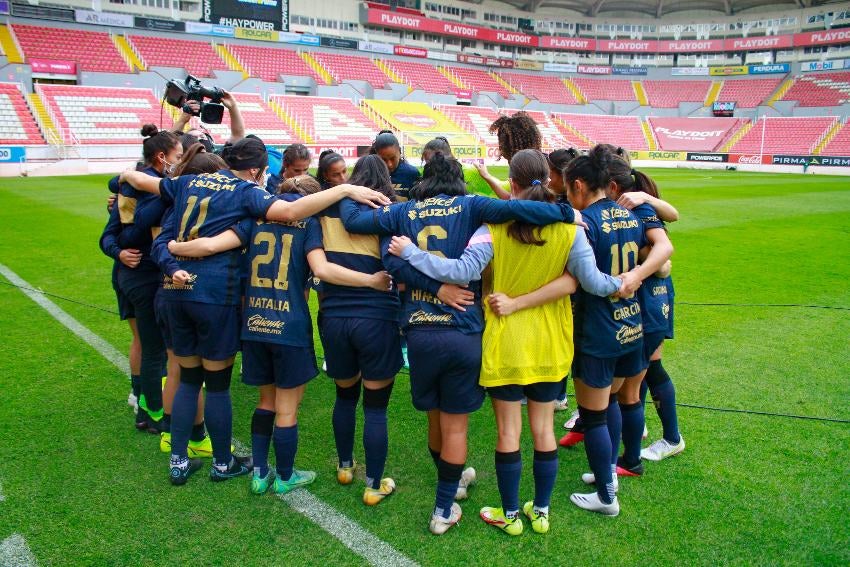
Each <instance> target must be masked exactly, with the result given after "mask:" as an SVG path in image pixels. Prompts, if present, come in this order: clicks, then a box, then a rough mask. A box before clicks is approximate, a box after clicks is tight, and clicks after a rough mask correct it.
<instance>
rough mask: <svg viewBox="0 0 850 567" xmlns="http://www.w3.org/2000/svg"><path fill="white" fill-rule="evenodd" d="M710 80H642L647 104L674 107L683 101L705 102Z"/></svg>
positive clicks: (656, 106)
mask: <svg viewBox="0 0 850 567" xmlns="http://www.w3.org/2000/svg"><path fill="white" fill-rule="evenodd" d="M710 87H711V81H688V80H678V81H673V80H670V81H655V80H648V81H643V89H644V91H646V97H647V101H648V102H649V106H652V107H655V108H676V107H678V106H679V104H680V103H683V102H700V103H701V102H705V99H706V97H707V96H708V89H709V88H710Z"/></svg>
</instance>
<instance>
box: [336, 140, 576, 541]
mask: <svg viewBox="0 0 850 567" xmlns="http://www.w3.org/2000/svg"><path fill="white" fill-rule="evenodd" d="M411 198H412V199H413V200H411V201H409V202H406V203H400V204H397V205H392V206H389V207H383V208H381V209H376V210H374V211H364V210H362V209H360V208H359V207H358V206H357V205H356V204H354V203H352V202H350V201H344V202H343V203H342V204H341V212H342V219H343V222H344V224H345V227H346V229H347V230H348V231H349V232H353V233H377V234H385V235H393V234H397V235H404V236H407V237H408V238H411V239H412V240H414V241H416V242H417V243H418V245H419V247H420V248H422V249H424V250H428V251H430V252H434V253H437V254H440V255H443V256H445V257H447V258H459V257H460V256H461V254H462V253H463V250H464V249H465V248H466V244H467V242H468V241H469V239H470V237H471V236H472V235H473V234H474V232H475V231H476V230H477V228H478V227H479V226H480V225H481V224H482V223H484V222H493V223H499V222H506V221H509V220H523V221H526V222H531V223H535V224H551V223H554V222H563V221H566V222H572V221H573V220H574V219H575V214H574V211H573V209H572V208H570V207H568V206H566V205H554V204H547V203H534V202H530V201H499V200H496V199H489V198H487V197H481V196H477V195H467V194H466V183H465V182H464V180H463V171H462V169H461V166H460V164H459V163H458V162H457V161H456V160H454V159H447V158H446V157H445V156H443V155H442V154H441V153H436V154H435V155H434V156H433V157H432V158H431V160H430V161H429V162H428V163H427V164H426V165H425V173H424V177H423V179H422V181H421V182H420V183H419V184H417V185H416V187H415V188H414V189H413V191H412V193H411ZM388 256H390V255H389V254H387V255H385V258H386V262H385V263H386V265H387V267H388V268H389V269H390V273H391V274H393V275H394V277H397V278H398V277H399V276H398V272H396V271H395V268H394V265H393V263H392V262H391V261H390V260H391V258H388ZM400 263H401V264H403V265H406V263H404V262H400ZM405 283H407V284H408V285H407V286H406V289H405V291H404V293H403V302H402V313H403V318H402V326H403V327H404V329H405V331H406V335H407V341H408V349H409V351H408V352H409V356H410V380H411V393H412V397H413V406H414V407H415V408H416V409H418V410H420V411H423V412H427V414H428V449H429V451H430V453H431V456H432V458H433V459H434V463H435V465H436V467H437V472H438V483H437V490H436V495H435V503H434V509H433V512H432V514H431V521H430V524H429V528H430V530H431V532H432V533H434V534H437V535H439V534H443V533H445V532H446V531H447V530H448V529H449V528H451V526H453V525H455V524H456V523H457V522H458V520H460V517H461V515H462V510H461V508H460V506H459V505H458V504H457V503H455V502H453V500H454V499H455V497H456V495H457V493H458V487H459V484H460V481H461V477H462V475H463V473H464V466H465V462H466V456H467V430H468V420H469V414H470V413H472V412H474V411H476V410H477V409H478V408H480V407H481V404H482V403H483V401H484V390H483V388H482V387H481V386H480V385H479V384H478V379H479V373H480V370H481V333H482V331H483V328H484V318H483V312H482V307H481V303H480V298H481V288H480V285H479V284H477V283H475V284H473V285H472V286H470V288H471V290H472V291H473V293H474V302H473V304H472V305H469V306H468V307H467V308H465V309H464V310H458V309H454V308H452V307H451V306H450V305H447V304H446V302H445V301H439V300H438V297H439V295H440V286H441V284H440V282H438V281H436V280H433V279H430V278H428V279H427V281H426V282H425V283H424V284H423V283H422V282H419V281H417V282H413V281H410V282H405Z"/></svg>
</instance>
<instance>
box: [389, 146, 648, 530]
mask: <svg viewBox="0 0 850 567" xmlns="http://www.w3.org/2000/svg"><path fill="white" fill-rule="evenodd" d="M510 167H511V169H510V185H511V191H512V198H514V199H523V200H530V201H541V202H553V201H555V194H554V193H552V192H551V191H549V190H548V189H547V187H546V184H547V182H548V181H549V179H548V173H549V165H548V162H547V160H546V156H544V155H543V154H542V153H541V152H539V151H537V150H521V151H519V152H517V153H516V154H514V156H513V158H512V159H511V163H510ZM390 252H391V253H393V254H395V255H400V256H401V257H402V258H404V259H406V260H407V261H408V262H410V263H411V264H412V265H413V266H414V267H416V268H417V269H419V270H421V271H423V273H425V274H426V275H428V276H430V277H433V278H435V279H438V280H440V281H445V282H449V283H456V284H464V285H466V284H469V282H470V281H473V280H480V279H481V277H482V272H483V270H484V269H485V267H487V266H488V265H489V266H490V268H491V274H492V276H491V281H490V282H489V283H490V286H488V287H492V289H493V291H494V293H491V294H489V295H488V297H487V301H485V302H484V314H485V320H486V325H485V328H484V334H483V341H482V347H483V359H482V366H481V378H480V384H481V385H482V386H484V387H486V388H487V393H488V394H489V395H490V397H491V399H492V401H493V410H494V413H495V415H496V424H497V428H498V434H499V436H498V443H497V446H496V452H495V463H496V464H495V467H496V478H497V481H498V485H499V492H500V493H501V496H502V506H501V507H489V506H488V507H484V508H482V509H481V512H480V514H481V518H482V519H483V520H484V521H485V522H487V523H488V524H490V525H493V526H495V527H498V528H500V529H502V530H503V531H505V532H506V533H508V534H510V535H514V536H516V535H520V534H521V533H522V532H523V522H522V519H521V518H520V517H519V512H520V500H519V488H520V487H519V485H520V475H521V471H522V457H521V453H520V432H521V430H522V409H521V400H522V399H523V398H524V397H527V398H528V418H529V423H530V427H531V431H532V435H533V437H534V467H533V468H534V480H535V496H534V499H533V500H530V501H528V502H526V503H525V504H524V505H523V506H522V511H523V513H524V514H525V515H526V516H527V517H528V519H529V521H530V522H531V526H532V529H534V531H536V532H538V533H546V532H548V531H549V503H550V499H551V494H552V490H553V488H554V485H555V479H556V477H557V471H558V454H557V445H556V443H555V436H554V432H553V429H552V419H553V412H554V404H555V400H556V399H557V398H558V396H559V395H560V389H561V384H562V382H563V377H564V376H565V375H566V374H567V373H568V372H569V369H570V365H571V363H572V358H573V352H572V351H573V341H572V331H573V323H572V311H571V308H570V301H569V299H568V297H567V296H568V295H569V294H571V293H573V292H574V291H575V290H576V280H575V278H574V277H573V276H572V275H571V274H575V276H576V277H577V278H578V281H579V282H580V283H581V285H582V287H583V288H584V289H586V290H588V291H589V292H590V293H593V294H595V295H600V296H603V297H604V296H608V295H611V294H613V293H615V292H617V291H622V292H627V291H630V290H633V289H634V288H636V287H637V285H639V281H638V280H637V278H636V276H635V275H634V274H631V273H627V274H623V275H621V276H619V277H612V276H609V275H607V274H603V273H601V272H600V271H599V270H598V269H597V267H596V263H595V260H594V257H593V251H592V249H591V248H590V245H589V244H588V243H587V240H586V238H585V236H584V232H583V231H581V230H577V228H576V226H575V225H568V224H563V223H557V224H552V225H549V226H546V227H542V228H541V227H536V226H534V225H530V224H527V223H522V222H513V223H506V224H495V225H483V226H481V227H480V228H479V229H478V230H477V231H476V232H475V234H474V235H473V237H472V238H471V239H470V241H469V244H468V246H467V248H466V250H464V252H463V255H462V256H461V257H460V258H459V259H457V260H453V259H446V258H441V257H439V256H436V255H433V254H429V253H427V252H425V251H423V250H420V249H418V248H417V247H416V246H415V245H414V244H413V243H412V242H411V241H410V240H409V239H407V238H406V237H394V238H393V243H392V245H391V246H390ZM566 270H569V271H566Z"/></svg>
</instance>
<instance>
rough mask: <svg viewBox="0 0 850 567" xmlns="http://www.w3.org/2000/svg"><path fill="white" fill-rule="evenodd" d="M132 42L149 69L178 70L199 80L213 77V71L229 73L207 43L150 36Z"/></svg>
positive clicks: (224, 64) (135, 36) (133, 38)
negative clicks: (184, 70)
mask: <svg viewBox="0 0 850 567" xmlns="http://www.w3.org/2000/svg"><path fill="white" fill-rule="evenodd" d="M129 39H130V42H131V43H132V44H133V46H135V48H136V50H137V51H138V53H139V55H140V56H141V58H142V61H144V63H145V66H147V67H177V68H179V69H186V70H187V71H188V72H189V74H191V75H194V76H196V77H212V76H213V70H220V71H226V70H229V67H228V66H227V63H225V62H224V61H223V60H222V59H221V57H219V55H218V53H216V51H215V49H213V46H212V44H210V43H209V42H206V41H191V40H185V39H174V38H172V37H168V38H162V37H154V36H149V35H134V36H130V38H129Z"/></svg>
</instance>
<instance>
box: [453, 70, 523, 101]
mask: <svg viewBox="0 0 850 567" xmlns="http://www.w3.org/2000/svg"><path fill="white" fill-rule="evenodd" d="M446 69H448V71H449V72H451V73H452V74H453V75H454V76H455V77H457V78H458V79H460V81H461V82H462V83H463V84H464V86H465V87H466V88H467V89H469V90H470V91H472V92H489V93H496V94H498V95H500V96H502V97H504V98H508V97H510V96H511V92H510V91H509V90H508V89H506V88H505V86H504V85H503V84H501V83H500V82H498V81H497V80H496V79H494V78H493V77H491V76H490V74H489V73H487V71H484V70H482V69H471V68H469V67H447V68H446Z"/></svg>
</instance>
